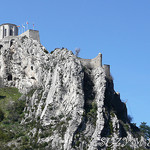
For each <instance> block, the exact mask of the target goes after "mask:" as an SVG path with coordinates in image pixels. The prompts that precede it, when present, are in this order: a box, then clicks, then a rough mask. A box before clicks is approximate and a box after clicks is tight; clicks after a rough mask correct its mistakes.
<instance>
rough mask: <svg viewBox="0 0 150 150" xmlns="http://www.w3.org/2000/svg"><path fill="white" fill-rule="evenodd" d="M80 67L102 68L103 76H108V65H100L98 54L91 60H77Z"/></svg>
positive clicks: (99, 55) (100, 59)
mask: <svg viewBox="0 0 150 150" xmlns="http://www.w3.org/2000/svg"><path fill="white" fill-rule="evenodd" d="M79 59H80V61H81V63H82V65H83V66H85V67H88V68H98V67H100V68H103V69H104V71H105V74H106V76H107V77H109V76H110V65H106V64H104V65H102V54H101V53H99V54H98V56H96V57H95V58H93V59H83V58H79Z"/></svg>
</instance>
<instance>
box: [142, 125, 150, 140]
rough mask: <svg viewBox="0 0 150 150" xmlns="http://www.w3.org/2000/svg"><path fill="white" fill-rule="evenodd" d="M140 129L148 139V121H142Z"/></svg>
mask: <svg viewBox="0 0 150 150" xmlns="http://www.w3.org/2000/svg"><path fill="white" fill-rule="evenodd" d="M140 130H141V132H142V133H143V135H144V137H145V138H146V139H149V138H150V126H148V125H147V124H146V122H141V125H140Z"/></svg>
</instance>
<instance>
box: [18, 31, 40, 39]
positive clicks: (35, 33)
mask: <svg viewBox="0 0 150 150" xmlns="http://www.w3.org/2000/svg"><path fill="white" fill-rule="evenodd" d="M20 36H27V37H28V38H32V39H33V40H37V41H38V42H40V36H39V31H38V30H31V29H30V30H27V31H26V32H24V33H22V34H21V35H20Z"/></svg>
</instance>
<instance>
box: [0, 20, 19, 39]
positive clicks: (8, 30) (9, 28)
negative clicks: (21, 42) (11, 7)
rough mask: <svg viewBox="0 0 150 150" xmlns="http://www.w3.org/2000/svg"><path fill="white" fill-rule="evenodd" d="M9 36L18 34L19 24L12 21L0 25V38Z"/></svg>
mask: <svg viewBox="0 0 150 150" xmlns="http://www.w3.org/2000/svg"><path fill="white" fill-rule="evenodd" d="M8 36H18V27H17V25H15V24H10V23H5V24H2V25H0V40H1V39H3V38H5V37H8Z"/></svg>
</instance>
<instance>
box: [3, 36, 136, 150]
mask: <svg viewBox="0 0 150 150" xmlns="http://www.w3.org/2000/svg"><path fill="white" fill-rule="evenodd" d="M83 62H84V63H83ZM95 62H96V61H95V60H94V63H95ZM94 63H93V64H94ZM0 84H1V86H6V87H17V88H18V89H19V91H20V92H21V93H23V96H22V98H24V99H25V100H26V107H25V109H24V114H25V116H24V118H23V119H22V121H21V124H23V125H26V124H30V123H33V121H34V126H33V128H32V129H31V130H29V131H28V133H27V134H28V136H29V137H30V138H31V139H36V140H35V141H36V144H37V145H38V144H42V143H47V144H45V147H44V149H60V150H61V149H62V150H63V149H64V150H74V149H79V150H85V149H88V150H94V149H106V148H107V146H108V144H109V146H110V145H111V147H112V149H116V147H117V146H116V145H115V144H113V143H115V140H116V138H123V137H126V138H128V139H130V140H131V141H132V140H133V139H134V137H135V136H136V135H137V134H136V133H137V132H133V131H135V130H134V129H137V128H136V127H133V126H131V124H130V122H129V119H128V117H127V109H126V105H125V104H124V103H123V102H121V100H120V96H119V95H118V94H117V93H116V92H115V91H114V88H113V80H112V78H111V76H110V75H107V74H106V72H105V70H104V69H103V67H102V66H101V65H100V66H96V67H93V68H92V67H91V66H90V67H88V65H85V61H82V60H81V59H79V58H77V57H76V56H74V55H73V53H72V52H71V51H68V50H67V49H55V50H54V51H53V52H52V53H51V54H50V53H48V52H47V50H46V49H45V48H44V47H43V46H42V45H41V44H40V43H39V42H37V41H34V40H33V39H30V38H27V37H18V38H16V39H15V41H14V42H13V44H12V45H11V46H10V47H9V48H8V47H5V44H4V45H3V47H2V48H1V50H0ZM131 131H132V132H131ZM136 131H138V130H136ZM102 138H110V139H111V141H110V142H109V143H108V142H104V141H101V139H102ZM35 141H34V142H35ZM102 142H103V143H102ZM13 144H15V145H18V146H19V143H17V142H14V143H13ZM131 147H134V144H131Z"/></svg>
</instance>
